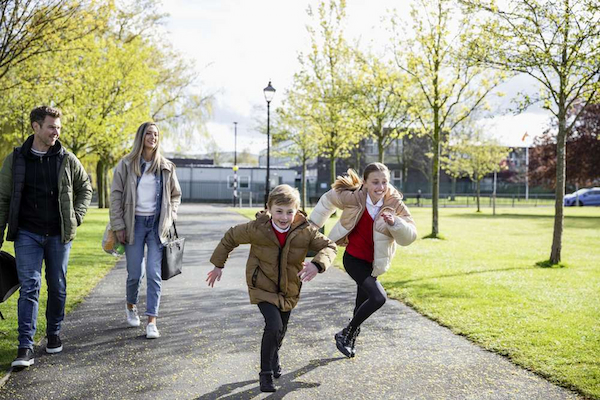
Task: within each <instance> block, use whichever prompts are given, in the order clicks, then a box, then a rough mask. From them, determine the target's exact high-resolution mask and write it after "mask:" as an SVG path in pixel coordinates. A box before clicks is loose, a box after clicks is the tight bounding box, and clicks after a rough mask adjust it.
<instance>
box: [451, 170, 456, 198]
mask: <svg viewBox="0 0 600 400" xmlns="http://www.w3.org/2000/svg"><path fill="white" fill-rule="evenodd" d="M455 200H456V177H455V176H453V177H452V193H451V194H450V201H455Z"/></svg>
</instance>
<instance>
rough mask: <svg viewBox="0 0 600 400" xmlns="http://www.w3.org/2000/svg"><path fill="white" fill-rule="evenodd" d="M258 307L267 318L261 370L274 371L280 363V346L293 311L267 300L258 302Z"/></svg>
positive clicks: (261, 355)
mask: <svg viewBox="0 0 600 400" xmlns="http://www.w3.org/2000/svg"><path fill="white" fill-rule="evenodd" d="M258 308H259V309H260V312H261V313H262V315H263V317H264V318H265V330H264V332H263V337H262V343H261V347H260V371H261V372H273V369H274V368H276V367H277V365H278V364H279V348H280V347H281V342H282V341H283V337H284V336H285V332H286V330H287V324H288V321H289V319H290V314H291V311H287V312H283V311H281V310H280V309H279V308H277V306H275V305H273V304H271V303H267V302H262V303H258Z"/></svg>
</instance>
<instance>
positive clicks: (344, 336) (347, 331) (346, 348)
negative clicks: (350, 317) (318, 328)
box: [334, 325, 355, 358]
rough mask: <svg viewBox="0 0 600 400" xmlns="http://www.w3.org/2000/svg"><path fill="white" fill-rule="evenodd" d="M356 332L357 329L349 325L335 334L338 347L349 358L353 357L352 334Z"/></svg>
mask: <svg viewBox="0 0 600 400" xmlns="http://www.w3.org/2000/svg"><path fill="white" fill-rule="evenodd" d="M354 333H355V330H354V329H352V328H351V327H350V325H348V326H347V327H345V328H344V329H342V330H341V331H340V332H338V333H336V334H335V336H334V337H335V345H336V346H337V349H338V350H339V351H340V352H341V353H342V354H343V355H345V356H346V357H348V358H350V357H352V336H353V335H354Z"/></svg>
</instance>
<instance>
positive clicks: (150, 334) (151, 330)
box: [146, 323, 160, 339]
mask: <svg viewBox="0 0 600 400" xmlns="http://www.w3.org/2000/svg"><path fill="white" fill-rule="evenodd" d="M159 337H160V333H158V328H157V327H156V324H153V323H150V324H148V325H147V326H146V339H157V338H159Z"/></svg>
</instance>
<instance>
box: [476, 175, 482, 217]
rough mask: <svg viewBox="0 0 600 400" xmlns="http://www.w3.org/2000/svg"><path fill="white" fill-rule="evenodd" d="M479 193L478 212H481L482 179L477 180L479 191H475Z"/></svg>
mask: <svg viewBox="0 0 600 400" xmlns="http://www.w3.org/2000/svg"><path fill="white" fill-rule="evenodd" d="M475 192H476V193H477V212H481V207H480V199H481V179H479V178H478V179H477V189H476V190H475Z"/></svg>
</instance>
